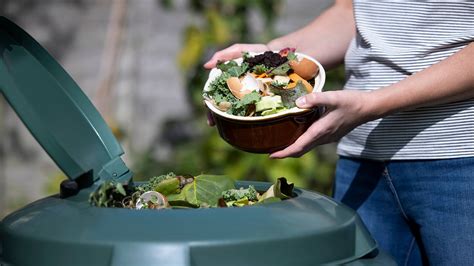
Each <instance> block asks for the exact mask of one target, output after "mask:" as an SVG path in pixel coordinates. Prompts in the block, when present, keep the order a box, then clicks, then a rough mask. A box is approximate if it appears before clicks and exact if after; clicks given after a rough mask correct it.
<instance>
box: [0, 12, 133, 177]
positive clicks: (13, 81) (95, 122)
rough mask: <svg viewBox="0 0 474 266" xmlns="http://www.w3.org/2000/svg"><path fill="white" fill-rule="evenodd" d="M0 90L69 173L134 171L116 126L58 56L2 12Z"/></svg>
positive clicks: (122, 174)
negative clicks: (126, 160)
mask: <svg viewBox="0 0 474 266" xmlns="http://www.w3.org/2000/svg"><path fill="white" fill-rule="evenodd" d="M0 92H1V93H2V94H3V95H4V96H5V97H6V99H7V101H8V102H9V103H10V105H11V106H12V107H13V109H14V110H15V111H16V113H17V114H18V116H19V117H20V119H21V120H22V121H23V123H24V124H25V125H26V127H27V128H28V129H29V130H30V132H31V134H33V136H34V137H35V138H36V140H37V141H38V142H39V143H40V144H41V146H42V147H43V148H44V149H45V150H46V152H47V153H48V154H49V156H51V158H52V159H53V160H54V161H55V162H56V164H57V165H58V166H59V167H60V168H61V169H62V170H63V172H64V173H65V174H66V175H67V176H68V177H69V179H73V180H75V179H77V178H78V177H80V176H83V175H85V174H88V175H90V176H91V177H92V178H93V180H97V179H98V178H101V179H111V178H113V179H121V180H123V179H125V178H129V177H130V176H131V173H130V171H129V169H128V168H127V167H126V165H125V164H124V162H123V161H122V159H121V158H120V156H121V155H122V154H123V150H122V148H121V146H120V144H119V143H118V141H117V140H116V139H115V137H114V136H113V134H112V132H111V130H110V129H109V127H108V126H107V124H106V123H105V121H104V119H103V118H102V117H101V115H100V114H99V112H98V111H97V110H96V108H95V107H94V105H93V104H92V103H91V102H90V100H89V99H88V98H87V96H86V95H85V94H84V93H83V92H82V90H81V89H80V88H79V86H78V85H77V84H76V83H75V82H74V80H73V79H72V78H71V77H70V76H69V75H68V73H67V72H66V71H65V70H64V69H63V68H62V67H61V66H60V65H59V63H58V62H56V60H55V59H54V58H53V57H52V56H51V55H50V54H49V53H48V52H47V51H46V50H45V49H44V48H43V47H41V45H40V44H39V43H37V42H36V41H35V40H34V39H33V38H32V37H31V36H30V35H28V33H26V32H25V31H23V30H22V29H21V28H20V27H18V26H17V25H15V24H14V23H13V22H11V21H9V20H8V19H6V18H5V17H0Z"/></svg>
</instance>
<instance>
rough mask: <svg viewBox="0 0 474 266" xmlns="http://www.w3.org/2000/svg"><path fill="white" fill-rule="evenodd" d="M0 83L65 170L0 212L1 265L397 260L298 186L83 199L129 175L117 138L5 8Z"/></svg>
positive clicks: (342, 211)
mask: <svg viewBox="0 0 474 266" xmlns="http://www.w3.org/2000/svg"><path fill="white" fill-rule="evenodd" d="M0 90H1V92H2V94H3V95H4V96H5V98H6V99H7V101H8V102H9V104H10V105H11V106H12V107H13V109H14V110H15V111H16V113H17V114H18V116H19V117H20V119H21V120H22V121H23V122H24V124H25V125H26V126H27V128H28V129H29V130H30V132H31V133H32V135H33V136H34V137H35V138H36V140H37V141H38V142H39V143H40V144H41V146H42V147H43V148H44V149H45V151H46V152H47V153H48V154H49V155H50V156H51V158H52V159H53V160H54V161H55V163H56V164H57V165H58V167H60V168H61V169H62V171H63V172H64V173H65V174H66V175H67V176H68V178H69V179H70V182H68V183H65V185H64V186H62V187H61V193H60V195H55V196H50V197H47V198H44V199H41V200H38V201H36V202H34V203H31V204H29V205H28V206H26V207H24V208H23V209H20V210H18V211H16V212H14V213H12V214H10V215H9V216H7V217H6V218H5V219H4V220H3V221H2V222H1V224H0V265H1V266H6V265H15V266H16V265H18V266H22V265H25V266H27V265H35V266H38V265H48V266H52V265H113V266H117V265H164V266H191V265H193V266H214V265H216V266H221V265H227V266H231V265H239V266H241V265H245V266H252V265H259V266H262V265H272V266H279V265H282V266H283V265H285V266H288V265H320V264H347V265H395V263H394V261H393V260H392V258H391V257H390V256H388V255H387V254H386V253H383V252H379V251H378V250H377V244H376V242H375V241H374V240H373V239H372V237H371V236H370V234H369V233H368V231H367V230H366V228H365V226H364V224H363V223H362V222H361V220H360V218H359V217H358V215H357V214H356V213H355V212H354V211H353V210H351V209H349V208H348V207H346V206H344V205H342V204H340V203H337V202H335V201H334V200H332V199H330V198H328V197H326V196H323V195H320V194H318V193H314V192H310V191H307V190H303V189H295V196H296V197H294V198H292V199H289V200H285V201H282V202H277V203H269V204H265V205H259V206H251V207H243V208H211V209H191V210H175V209H167V210H160V211H156V210H140V211H137V210H130V209H119V208H97V207H93V206H90V205H89V203H88V195H89V194H90V192H92V191H93V190H95V189H97V187H98V186H99V185H100V184H101V183H102V182H104V181H105V180H116V181H118V182H128V181H131V180H132V176H133V174H132V172H131V171H130V170H129V169H128V167H127V166H126V165H125V164H124V162H123V161H122V159H121V155H122V154H123V151H122V148H121V146H120V144H119V143H118V142H117V140H116V139H115V138H114V136H113V135H112V133H111V131H110V129H109V128H108V127H107V125H106V123H105V122H104V120H103V118H102V117H101V116H100V114H99V113H98V112H97V110H96V109H95V107H94V106H93V104H92V103H91V102H90V101H89V99H88V98H87V97H86V96H85V94H84V93H83V92H82V90H81V89H80V88H79V87H78V86H77V84H76V83H75V82H74V81H73V80H72V79H71V77H70V76H69V75H68V74H67V73H66V71H65V70H64V69H63V68H62V67H61V66H60V65H59V64H58V63H57V62H56V60H54V58H53V57H51V56H50V55H49V54H48V52H47V51H46V50H45V49H43V48H42V47H41V45H39V44H38V43H37V42H36V41H35V40H34V39H33V38H32V37H31V36H29V35H28V34H27V33H26V32H24V31H23V30H22V29H21V28H19V27H18V26H17V25H15V24H14V23H12V22H11V21H9V20H8V19H6V18H4V17H0ZM177 171H179V169H177ZM32 178H34V177H32ZM250 184H252V185H254V186H255V187H256V188H257V189H258V190H265V189H267V188H268V187H269V186H270V184H268V183H259V182H238V183H237V186H239V187H247V186H248V185H250Z"/></svg>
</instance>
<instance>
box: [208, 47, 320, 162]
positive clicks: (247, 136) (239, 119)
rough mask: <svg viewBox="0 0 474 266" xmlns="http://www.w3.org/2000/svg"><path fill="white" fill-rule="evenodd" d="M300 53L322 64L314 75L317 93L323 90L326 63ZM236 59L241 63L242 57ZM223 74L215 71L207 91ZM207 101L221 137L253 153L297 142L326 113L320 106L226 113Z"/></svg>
mask: <svg viewBox="0 0 474 266" xmlns="http://www.w3.org/2000/svg"><path fill="white" fill-rule="evenodd" d="M252 55H255V54H252ZM296 55H297V56H298V59H300V60H301V59H302V58H307V59H309V60H311V61H313V62H314V63H316V65H317V66H318V67H319V73H318V75H316V77H315V78H314V86H313V92H320V91H322V88H323V86H324V83H325V80H326V73H325V71H324V68H323V67H322V65H321V64H320V63H319V62H318V61H317V60H315V59H314V58H312V57H310V56H308V55H305V54H301V53H296ZM235 61H236V62H237V63H239V64H240V63H241V62H242V58H239V59H235ZM221 73H222V72H221V70H219V69H217V68H213V69H212V70H211V72H210V73H209V78H208V80H207V82H206V84H205V85H204V91H207V90H209V85H210V83H211V82H212V81H213V80H214V79H215V78H217V77H218V76H219V75H220V74H221ZM204 103H205V105H206V107H207V108H208V109H209V111H210V113H211V114H212V116H213V118H214V121H215V123H216V126H217V129H218V131H219V134H220V136H221V137H222V138H223V139H224V140H225V141H226V142H227V143H229V144H230V145H232V146H234V147H235V148H237V149H240V150H243V151H247V152H252V153H272V152H275V151H278V150H281V149H284V148H285V147H287V146H289V145H290V144H292V143H293V142H295V141H296V140H297V139H298V137H299V136H301V135H302V134H303V133H304V132H305V131H306V130H307V129H308V127H309V126H310V125H311V124H312V123H313V122H314V121H316V120H317V119H318V118H319V117H320V116H321V113H322V112H321V109H320V108H316V109H300V108H298V107H293V108H291V109H288V110H285V111H282V112H279V113H277V114H272V115H268V116H252V117H246V116H236V115H231V114H228V113H226V112H223V111H221V110H219V109H217V108H216V107H215V106H214V105H213V104H212V102H210V101H209V100H207V99H205V100H204Z"/></svg>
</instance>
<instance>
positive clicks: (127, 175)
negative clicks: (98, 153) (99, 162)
mask: <svg viewBox="0 0 474 266" xmlns="http://www.w3.org/2000/svg"><path fill="white" fill-rule="evenodd" d="M98 176H99V178H100V179H102V180H114V181H117V182H122V183H123V182H128V181H130V179H131V178H132V171H130V169H128V167H127V166H126V165H125V163H124V162H123V160H122V158H120V157H117V158H115V159H113V160H112V161H110V162H108V163H107V164H106V165H104V167H102V169H101V170H100V171H99V175H98Z"/></svg>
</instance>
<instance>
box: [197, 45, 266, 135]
mask: <svg viewBox="0 0 474 266" xmlns="http://www.w3.org/2000/svg"><path fill="white" fill-rule="evenodd" d="M268 50H270V49H269V48H268V46H266V45H265V44H244V43H237V44H234V45H231V46H229V47H227V48H225V49H223V50H220V51H218V52H216V53H215V54H214V55H213V56H212V57H211V59H209V61H207V63H205V64H204V67H205V68H207V69H211V68H214V67H216V64H217V62H218V61H228V60H231V59H235V58H239V57H241V56H242V53H243V52H255V53H259V52H265V51H268ZM207 124H208V125H209V126H211V127H212V126H214V125H215V122H214V119H213V117H212V114H211V113H210V111H209V110H208V111H207Z"/></svg>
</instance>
